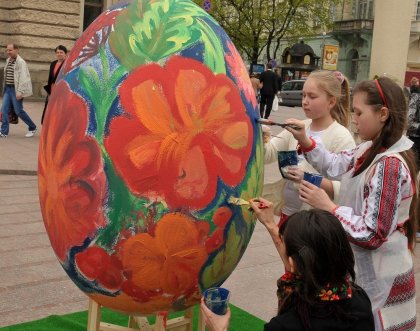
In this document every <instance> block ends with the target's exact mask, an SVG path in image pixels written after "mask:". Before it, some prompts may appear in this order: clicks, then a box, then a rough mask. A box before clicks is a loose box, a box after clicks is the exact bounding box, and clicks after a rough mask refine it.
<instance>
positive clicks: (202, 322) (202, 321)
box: [197, 309, 206, 331]
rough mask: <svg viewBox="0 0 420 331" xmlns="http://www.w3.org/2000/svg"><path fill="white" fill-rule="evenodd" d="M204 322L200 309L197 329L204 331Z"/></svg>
mask: <svg viewBox="0 0 420 331" xmlns="http://www.w3.org/2000/svg"><path fill="white" fill-rule="evenodd" d="M205 330H206V324H205V323H204V318H203V315H202V314H201V309H199V310H198V326H197V331H205Z"/></svg>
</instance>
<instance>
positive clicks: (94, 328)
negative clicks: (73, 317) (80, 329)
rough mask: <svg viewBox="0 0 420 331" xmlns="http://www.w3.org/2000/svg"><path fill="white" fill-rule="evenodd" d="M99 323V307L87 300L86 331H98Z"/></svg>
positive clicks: (94, 302) (92, 301)
mask: <svg viewBox="0 0 420 331" xmlns="http://www.w3.org/2000/svg"><path fill="white" fill-rule="evenodd" d="M100 322H101V306H99V304H98V303H97V302H96V301H94V300H92V299H91V298H89V309H88V321H87V331H99V324H100Z"/></svg>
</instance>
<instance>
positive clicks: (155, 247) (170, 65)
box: [39, 0, 263, 314]
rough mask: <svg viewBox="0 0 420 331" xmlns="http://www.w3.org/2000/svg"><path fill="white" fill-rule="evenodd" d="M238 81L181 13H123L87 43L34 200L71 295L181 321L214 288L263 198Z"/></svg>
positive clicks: (206, 23)
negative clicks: (252, 205)
mask: <svg viewBox="0 0 420 331" xmlns="http://www.w3.org/2000/svg"><path fill="white" fill-rule="evenodd" d="M256 118H258V111H257V104H256V100H255V95H254V92H253V89H252V87H251V84H250V81H249V78H248V73H247V70H246V68H245V66H244V64H243V62H242V60H241V58H240V56H239V54H238V52H237V50H236V49H235V47H234V45H233V44H232V42H231V40H230V39H229V38H228V36H227V35H226V33H225V32H224V31H223V30H222V29H221V28H220V26H219V25H218V24H217V23H216V22H215V21H214V19H213V18H212V17H211V16H210V15H209V14H207V13H206V12H205V11H204V10H203V9H202V8H201V7H200V6H197V5H195V4H194V3H193V2H191V1H189V0H154V1H153V0H149V1H141V0H139V1H133V2H131V3H125V4H121V5H119V6H117V7H113V8H111V9H109V10H107V11H106V12H104V13H102V15H101V16H99V17H98V18H97V19H96V21H94V22H93V23H92V24H91V25H90V26H89V28H88V29H87V30H86V31H85V32H84V33H83V35H82V36H81V37H80V39H79V40H78V41H77V42H76V44H75V45H74V47H73V49H72V50H71V52H70V53H69V55H68V58H67V60H66V62H65V64H64V66H63V69H62V71H61V72H60V75H59V78H58V80H57V82H56V84H55V86H54V88H53V93H52V96H51V98H50V101H49V105H48V109H47V112H46V118H45V122H44V126H43V129H42V136H41V141H40V149H39V194H40V202H41V209H42V215H43V219H44V223H45V227H46V230H47V232H48V235H49V238H50V241H51V245H52V248H53V249H54V252H55V254H56V255H57V258H58V260H59V261H60V263H61V265H62V267H63V268H64V269H65V271H66V272H67V274H68V275H69V277H70V278H71V279H72V280H73V281H74V283H75V284H76V285H77V286H78V287H79V288H80V289H81V290H82V291H83V292H85V293H86V294H87V295H88V296H90V297H91V298H93V299H94V300H96V301H97V302H99V303H100V304H102V305H104V306H107V307H110V308H113V309H116V310H120V311H124V312H129V313H133V314H150V313H153V312H157V311H162V310H168V311H175V310H182V309H185V308H187V307H189V306H191V305H193V304H196V303H198V302H199V299H200V296H201V292H202V291H203V290H204V289H206V288H208V287H212V286H218V285H221V284H222V283H223V282H224V281H225V280H226V278H227V277H228V276H229V275H230V274H231V272H232V271H233V270H234V268H235V266H236V265H237V264H238V262H239V260H240V258H241V256H242V255H243V253H244V251H245V249H246V246H247V244H248V242H249V240H250V237H251V234H252V231H253V228H254V225H255V215H253V213H252V212H250V211H249V210H248V209H247V208H246V207H241V206H236V205H232V204H229V198H231V197H240V198H243V199H249V198H251V197H256V196H259V195H260V194H261V190H262V182H263V166H262V141H261V134H260V129H259V127H258V124H257V123H256Z"/></svg>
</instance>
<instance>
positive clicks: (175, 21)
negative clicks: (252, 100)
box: [109, 0, 226, 73]
mask: <svg viewBox="0 0 420 331" xmlns="http://www.w3.org/2000/svg"><path fill="white" fill-rule="evenodd" d="M133 7H134V8H133ZM208 21H212V22H213V23H215V24H217V23H216V22H215V21H214V20H213V19H212V18H211V16H210V15H208V14H207V13H206V12H205V11H204V10H203V9H202V8H200V7H198V6H197V5H196V4H194V3H193V2H191V1H189V0H157V1H148V2H146V1H141V0H139V1H135V2H133V3H132V4H131V5H130V6H128V7H127V8H126V9H124V10H123V11H122V13H121V14H120V15H119V16H118V17H117V19H116V23H115V26H114V31H113V32H112V33H111V35H110V38H109V43H110V46H111V50H112V52H113V54H114V55H115V56H116V57H117V58H118V60H119V61H120V62H121V63H122V64H123V65H124V66H125V67H127V68H128V69H134V68H136V67H137V66H139V65H142V64H145V63H149V62H158V61H160V60H162V59H165V58H166V57H168V56H170V55H173V54H176V53H179V52H181V51H182V50H184V49H186V48H188V47H190V46H192V45H194V44H195V43H202V44H203V46H204V52H203V53H204V63H205V64H206V65H207V66H208V67H209V68H210V69H211V70H212V71H213V72H215V73H226V69H225V62H224V51H223V46H222V44H221V42H220V41H219V38H218V36H217V35H216V33H215V32H214V30H213V29H212V28H211V26H209V25H208V23H207V22H208Z"/></svg>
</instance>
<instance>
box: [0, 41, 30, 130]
mask: <svg viewBox="0 0 420 331" xmlns="http://www.w3.org/2000/svg"><path fill="white" fill-rule="evenodd" d="M6 52H7V55H8V58H7V60H6V65H5V67H4V79H3V85H4V91H3V104H2V107H1V113H2V120H1V130H0V138H6V137H7V136H8V134H9V111H10V106H11V105H13V108H14V110H15V113H16V115H17V116H19V118H20V119H21V120H22V121H23V122H24V123H25V124H26V125H27V126H28V132H27V133H26V135H25V137H27V138H30V137H33V136H34V134H35V132H36V125H35V123H34V122H33V121H32V120H31V118H30V117H29V115H28V114H27V113H26V112H25V111H24V110H23V98H25V97H29V96H31V95H32V83H31V76H30V74H29V69H28V66H27V64H26V62H25V60H24V59H22V57H21V56H19V54H18V53H19V47H18V46H17V45H16V44H8V45H7V47H6Z"/></svg>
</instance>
